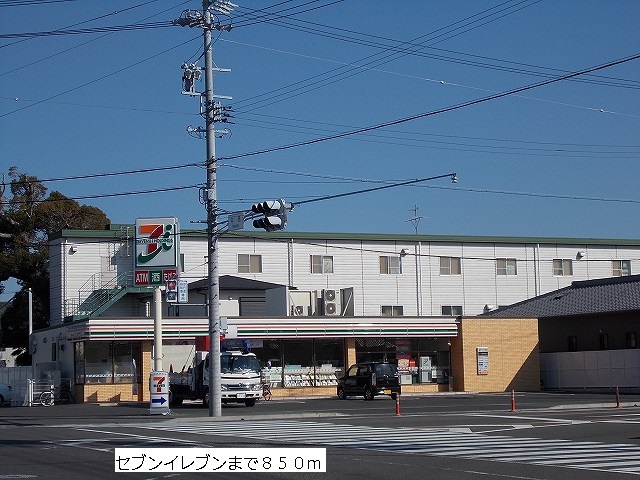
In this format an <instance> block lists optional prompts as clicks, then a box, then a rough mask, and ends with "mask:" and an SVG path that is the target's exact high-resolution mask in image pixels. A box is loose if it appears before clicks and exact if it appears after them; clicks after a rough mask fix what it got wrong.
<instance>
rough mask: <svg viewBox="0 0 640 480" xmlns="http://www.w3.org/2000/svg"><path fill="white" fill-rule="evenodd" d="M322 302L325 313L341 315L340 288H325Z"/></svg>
mask: <svg viewBox="0 0 640 480" xmlns="http://www.w3.org/2000/svg"><path fill="white" fill-rule="evenodd" d="M322 304H323V307H324V308H323V313H324V315H341V314H342V311H341V302H340V290H329V289H326V290H323V291H322Z"/></svg>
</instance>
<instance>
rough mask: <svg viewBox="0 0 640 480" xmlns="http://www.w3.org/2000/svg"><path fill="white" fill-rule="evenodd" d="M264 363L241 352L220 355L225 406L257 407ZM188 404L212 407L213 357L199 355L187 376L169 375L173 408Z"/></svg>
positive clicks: (253, 355) (201, 353)
mask: <svg viewBox="0 0 640 480" xmlns="http://www.w3.org/2000/svg"><path fill="white" fill-rule="evenodd" d="M260 370H261V368H260V362H259V360H258V359H257V357H256V356H255V354H253V353H246V352H242V351H239V350H234V351H229V352H222V353H221V354H220V389H221V395H222V403H223V404H225V403H244V404H245V405H246V406H247V407H253V406H254V405H255V404H256V402H257V401H258V399H259V398H260V395H261V394H262V382H261V377H260ZM184 400H202V404H203V405H205V406H208V405H209V356H208V355H207V352H196V355H195V356H194V360H193V365H192V366H191V367H189V368H188V369H187V371H186V372H180V373H169V404H170V405H172V406H175V405H181V404H182V402H183V401H184Z"/></svg>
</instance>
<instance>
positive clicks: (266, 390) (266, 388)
mask: <svg viewBox="0 0 640 480" xmlns="http://www.w3.org/2000/svg"><path fill="white" fill-rule="evenodd" d="M271 397H272V395H271V385H270V384H269V382H265V383H263V384H262V398H264V399H265V400H266V401H267V402H268V401H269V400H271Z"/></svg>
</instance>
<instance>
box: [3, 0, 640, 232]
mask: <svg viewBox="0 0 640 480" xmlns="http://www.w3.org/2000/svg"><path fill="white" fill-rule="evenodd" d="M234 3H237V4H238V7H237V8H236V9H235V10H234V12H233V14H232V15H231V17H223V16H219V17H218V18H219V20H220V21H221V23H222V24H223V25H226V24H228V23H229V22H231V23H232V24H233V25H234V28H233V29H232V30H231V31H230V32H227V31H223V32H214V40H215V41H214V44H213V49H214V61H215V63H216V65H217V66H218V67H221V68H230V69H231V72H229V73H216V75H215V84H214V92H215V93H216V94H218V95H227V96H231V97H233V99H232V100H223V102H224V105H225V106H230V107H232V108H233V115H234V118H233V121H234V123H233V124H226V125H220V128H224V127H226V128H227V129H228V130H229V131H230V134H229V135H225V136H224V137H223V138H220V139H217V140H216V155H217V157H218V159H219V169H218V185H217V194H218V199H219V206H220V208H221V209H222V210H224V211H236V210H246V209H249V208H250V206H251V204H252V203H255V202H258V201H262V200H267V199H274V198H284V199H285V200H287V201H289V202H293V203H294V204H295V203H297V202H302V203H301V204H300V205H299V206H298V207H297V208H296V209H295V210H294V211H293V212H291V213H290V215H289V225H288V227H287V229H288V230H290V231H319V232H363V233H368V232H371V233H377V232H390V233H413V232H414V231H415V230H414V227H415V226H416V224H415V223H412V222H411V221H410V219H411V218H414V217H416V216H417V217H419V221H418V223H417V231H418V233H421V234H457V235H509V236H554V237H556V236H557V237H588V238H640V222H638V221H637V219H638V209H639V208H640V194H638V188H637V185H638V180H639V179H640V162H638V160H639V157H640V138H639V136H638V132H639V131H640V128H639V127H640V60H631V61H626V62H623V63H620V64H618V65H615V66H612V67H609V68H606V69H602V70H598V71H595V72H593V73H591V74H587V75H582V76H579V77H575V78H572V79H569V80H564V81H558V82H553V83H550V84H548V85H544V86H540V87H537V88H532V89H529V90H526V91H522V92H520V93H517V94H513V95H508V96H502V97H500V98H496V99H493V100H488V101H483V102H479V103H474V100H478V99H483V98H487V97H491V96H494V95H496V94H499V93H502V92H509V91H511V90H515V89H519V88H521V87H525V86H529V85H535V84H538V83H540V82H544V81H547V80H550V79H553V78H555V77H560V76H562V75H566V74H567V73H571V72H576V71H581V70H585V69H589V68H591V67H596V66H600V65H605V64H608V63H610V62H613V61H616V60H621V59H625V58H628V57H632V56H634V55H637V54H638V53H640V47H638V45H640V42H639V40H640V29H638V25H640V9H638V5H637V2H635V1H631V0H629V1H623V0H620V1H615V2H602V1H592V0H581V1H577V0H576V1H560V0H558V1H537V0H524V1H521V0H514V1H501V0H496V1H482V0H474V1H470V0H469V1H458V0H449V1H446V2H435V1H428V0H419V1H418V0H416V1H409V0H407V1H399V2H382V1H377V0H366V1H365V0H345V1H333V0H316V1H305V0H295V1H281V2H277V1H273V2H272V1H266V0H252V1H247V2H246V3H245V2H241V1H240V0H236V1H235V2H234ZM201 6H202V4H201V2H199V1H197V0H196V1H186V2H179V1H175V0H174V1H167V0H158V1H144V0H139V1H137V2H125V1H120V0H111V1H110V2H95V1H91V0H77V1H66V2H64V1H62V2H48V1H38V0H33V1H30V2H23V1H22V0H15V1H6V2H5V1H3V2H0V34H1V35H2V38H0V65H1V67H0V152H1V158H2V160H1V161H0V167H1V168H0V170H1V171H2V172H3V173H5V175H6V172H7V171H8V168H9V167H10V166H12V165H15V166H17V167H18V168H19V170H20V171H23V172H26V173H28V174H31V175H35V176H37V177H38V178H40V179H42V180H49V179H59V180H56V181H47V182H46V183H45V185H46V186H47V187H48V188H49V189H50V190H58V191H60V192H62V193H63V194H65V195H67V196H68V197H71V198H75V199H77V200H78V201H79V202H80V203H84V204H89V205H94V206H96V207H99V208H100V209H102V210H103V211H104V212H105V213H106V214H107V216H108V217H109V218H110V220H111V221H112V223H133V222H135V219H136V218H141V217H155V216H175V217H177V218H178V219H179V221H180V223H181V227H182V229H190V228H204V225H203V224H202V223H198V222H201V221H202V220H204V219H205V218H206V214H205V210H204V207H203V206H202V205H201V204H200V202H199V188H198V187H200V186H203V185H204V183H205V180H206V174H205V170H204V169H203V168H202V167H198V166H187V165H190V164H202V163H203V162H204V159H205V157H206V149H205V148H206V145H205V141H204V140H201V139H197V138H193V137H192V136H190V135H189V134H188V132H187V127H188V126H193V127H197V126H203V125H204V122H203V120H202V119H201V118H200V116H199V115H198V111H199V106H198V101H197V100H196V99H194V98H192V97H189V96H186V95H181V93H180V90H181V75H182V70H181V68H180V66H181V64H182V63H184V62H195V61H197V62H198V63H199V65H201V66H203V65H204V60H203V58H200V56H201V53H202V50H203V41H202V34H201V31H200V30H198V29H197V28H188V27H178V26H169V27H164V26H162V25H165V24H166V22H169V21H171V20H173V19H176V18H178V17H179V16H180V14H181V12H182V11H183V10H185V9H194V10H199V9H201ZM116 12H117V13H116ZM139 24H142V25H145V26H146V27H148V28H143V29H135V30H134V29H132V28H130V27H128V28H127V29H124V28H111V27H123V26H131V25H139ZM106 27H110V28H106ZM151 27H154V28H151ZM53 30H63V31H65V32H66V33H65V34H61V35H40V36H37V37H35V38H25V37H21V36H17V35H15V34H20V33H26V32H48V31H53ZM70 30H74V31H78V30H82V31H87V32H90V33H82V34H81V33H78V34H72V33H71V32H69V31H70ZM197 88H198V89H199V90H202V89H203V88H204V86H203V82H202V81H200V82H199V83H198V84H197ZM467 103H472V104H471V105H469V106H465V107H461V108H455V109H451V107H456V106H461V105H464V104H467ZM414 116H415V117H418V118H416V119H415V120H411V121H401V120H404V119H407V118H410V117H414ZM384 124H393V125H390V126H387V127H384V128H378V129H373V130H370V131H367V132H365V133H362V134H357V135H347V136H343V137H341V138H337V139H332V140H326V141H319V142H314V143H310V144H307V145H303V146H297V147H293V145H298V144H301V143H309V142H312V141H313V140H316V139H322V138H325V137H331V136H336V135H339V134H342V133H345V132H352V131H356V130H359V129H362V128H366V127H372V126H377V125H384ZM281 147H290V148H281ZM261 151H270V152H269V153H260V154H254V153H255V152H261ZM165 167H177V168H170V169H167V168H165ZM154 169H159V170H158V171H156V172H154V171H153V170H154ZM132 171H136V172H139V173H128V174H122V175H110V176H98V177H95V175H97V174H105V173H114V174H117V173H123V172H132ZM453 172H456V173H457V176H458V183H457V184H452V183H451V182H450V181H449V180H448V179H447V178H444V179H440V180H433V181H429V182H425V183H422V184H420V185H415V186H407V187H399V188H389V189H384V190H380V191H377V192H372V193H368V194H362V195H355V196H348V197H343V198H336V199H331V200H326V201H322V202H310V203H307V202H308V201H309V200H311V199H313V198H317V197H322V196H326V195H337V194H340V193H345V192H351V191H357V190H362V189H368V188H375V187H379V186H382V185H385V183H384V182H387V184H388V182H391V183H393V182H402V181H408V180H412V179H419V178H427V177H432V176H440V175H446V174H448V173H453ZM150 189H153V190H160V191H159V192H157V193H152V194H136V192H140V191H145V190H150ZM416 208H417V210H416ZM634 219H635V220H634ZM245 228H246V229H251V228H252V227H251V226H250V225H249V224H247V225H246V227H245Z"/></svg>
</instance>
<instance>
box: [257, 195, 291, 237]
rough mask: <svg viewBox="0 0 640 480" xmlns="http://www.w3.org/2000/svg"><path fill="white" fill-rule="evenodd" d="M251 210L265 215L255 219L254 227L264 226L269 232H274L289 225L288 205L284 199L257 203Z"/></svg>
mask: <svg viewBox="0 0 640 480" xmlns="http://www.w3.org/2000/svg"><path fill="white" fill-rule="evenodd" d="M251 211H252V212H253V213H262V214H263V215H264V216H263V217H262V218H258V219H256V220H254V221H253V227H254V228H264V229H265V230H266V231H267V232H273V231H274V230H282V229H284V227H286V226H287V205H286V203H285V201H284V200H282V199H280V200H267V201H266V202H261V203H255V204H253V205H252V207H251Z"/></svg>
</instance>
